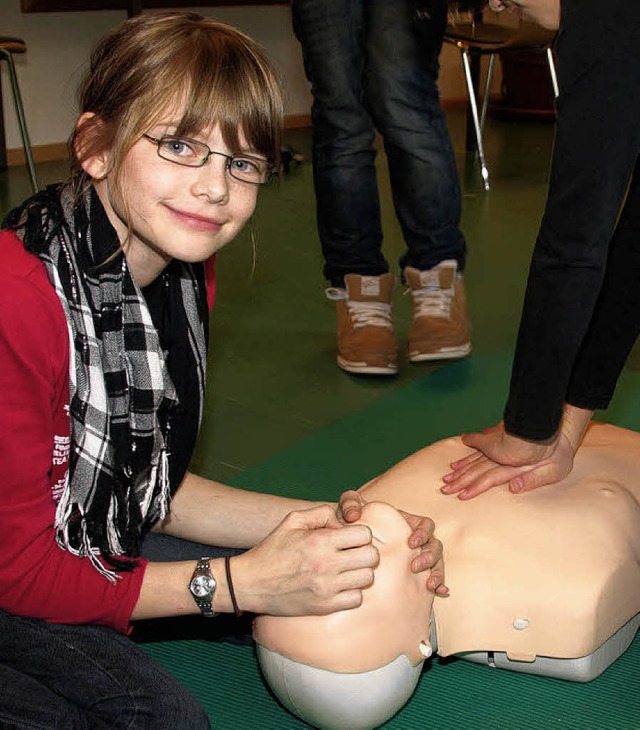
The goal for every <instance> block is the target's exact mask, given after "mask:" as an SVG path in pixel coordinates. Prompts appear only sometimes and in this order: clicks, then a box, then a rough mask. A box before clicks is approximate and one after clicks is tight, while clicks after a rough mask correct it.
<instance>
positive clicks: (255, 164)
mask: <svg viewBox="0 0 640 730" xmlns="http://www.w3.org/2000/svg"><path fill="white" fill-rule="evenodd" d="M142 136H143V137H144V138H145V139H148V140H149V141H150V142H153V143H154V144H155V145H157V147H158V156H159V157H161V158H162V159H163V160H168V161H169V162H175V163H176V165H184V166H185V167H202V166H203V165H205V164H206V163H207V161H208V159H209V158H210V157H211V155H217V156H218V157H224V158H225V160H226V161H227V162H226V165H225V167H226V169H227V171H228V172H229V175H231V177H233V178H235V179H236V180H240V181H241V182H246V183H250V184H251V185H264V183H267V182H269V180H270V179H271V178H272V177H273V176H274V175H275V174H276V171H275V169H274V167H273V165H272V164H271V163H269V162H268V161H267V160H263V159H262V158H261V157H253V156H252V155H244V154H242V155H225V154H224V153H223V152H214V151H213V150H212V149H211V148H210V147H208V146H207V145H206V144H204V142H198V141H197V140H195V139H189V138H188V137H173V136H171V135H165V136H164V137H152V136H151V135H150V134H143V135H142Z"/></svg>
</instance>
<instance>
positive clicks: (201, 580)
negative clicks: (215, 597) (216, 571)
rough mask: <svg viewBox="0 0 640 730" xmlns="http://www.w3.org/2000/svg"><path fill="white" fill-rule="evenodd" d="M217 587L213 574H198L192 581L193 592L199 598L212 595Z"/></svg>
mask: <svg viewBox="0 0 640 730" xmlns="http://www.w3.org/2000/svg"><path fill="white" fill-rule="evenodd" d="M215 587H216V582H215V580H214V578H213V576H211V575H197V576H196V577H195V578H194V579H193V580H192V581H191V592H192V593H193V595H194V596H197V597H198V598H204V597H205V596H209V595H211V593H212V592H213V590H214V588H215Z"/></svg>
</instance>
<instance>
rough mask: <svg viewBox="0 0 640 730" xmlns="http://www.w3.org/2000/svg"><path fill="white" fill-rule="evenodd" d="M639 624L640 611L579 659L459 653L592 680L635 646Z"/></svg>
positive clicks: (495, 663)
mask: <svg viewBox="0 0 640 730" xmlns="http://www.w3.org/2000/svg"><path fill="white" fill-rule="evenodd" d="M639 627H640V613H639V614H637V615H636V616H634V617H633V618H632V619H631V620H630V621H627V623H626V624H625V625H624V626H622V628H620V629H618V631H616V633H615V634H613V636H610V637H609V638H608V639H607V640H606V641H605V642H604V644H602V645H601V646H599V647H598V648H597V649H596V650H595V651H594V652H592V653H591V654H588V655H587V656H583V657H579V658H578V659H556V658H553V657H544V656H539V657H536V658H535V659H534V661H532V662H518V661H513V660H512V659H509V657H508V656H507V655H506V653H505V652H503V651H496V652H493V651H470V652H463V653H461V654H458V655H457V656H459V657H460V658H461V659H466V660H467V661H470V662H475V663H476V664H487V665H488V666H490V667H496V668H497V669H510V670H511V671H512V672H523V673H525V674H535V675H537V676H539V677H553V678H555V679H566V680H568V681H570V682H590V681H591V680H592V679H595V678H596V677H597V676H599V675H600V674H602V672H604V670H605V669H606V668H607V667H609V666H610V665H611V664H613V662H615V660H616V659H618V658H619V657H621V656H622V655H623V654H624V652H625V651H626V650H627V649H628V648H629V646H630V645H631V642H632V641H633V639H634V637H635V635H636V633H637V631H638V628H639Z"/></svg>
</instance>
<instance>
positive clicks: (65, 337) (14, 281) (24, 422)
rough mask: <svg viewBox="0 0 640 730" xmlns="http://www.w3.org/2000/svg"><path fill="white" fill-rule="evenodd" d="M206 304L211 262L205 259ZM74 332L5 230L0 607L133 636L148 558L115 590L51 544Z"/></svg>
mask: <svg viewBox="0 0 640 730" xmlns="http://www.w3.org/2000/svg"><path fill="white" fill-rule="evenodd" d="M206 271H207V291H208V299H209V306H210V307H211V306H212V304H213V295H214V292H215V274H214V261H213V259H211V260H210V261H209V262H207V267H206ZM68 410H69V333H68V326H67V320H66V317H65V315H64V311H63V309H62V305H61V304H60V300H59V299H58V296H57V295H56V293H55V291H54V289H53V287H52V285H51V283H50V281H49V278H48V276H47V273H46V270H45V268H44V265H43V264H42V262H41V261H40V260H39V259H38V258H37V257H36V256H34V255H33V254H30V253H28V252H27V251H25V249H24V247H23V245H22V243H21V242H20V241H19V240H18V238H17V237H16V236H15V235H14V234H13V233H11V232H9V231H1V232H0V608H2V609H4V610H5V611H9V612H10V613H14V614H17V615H21V616H30V617H34V618H42V619H46V620H48V621H51V622H54V623H72V624H73V623H88V624H101V625H106V626H111V627H112V628H114V629H116V630H117V631H120V632H123V633H124V632H128V631H129V628H130V627H129V621H130V616H131V613H132V611H133V608H134V606H135V604H136V601H137V600H138V596H139V593H140V588H141V584H142V579H143V575H144V571H145V569H146V566H147V561H145V560H140V561H139V565H138V567H137V568H135V569H134V570H133V572H130V573H120V574H119V575H120V578H119V580H117V581H116V583H115V584H113V583H111V582H110V581H108V580H107V579H106V578H104V577H103V576H102V575H100V574H99V573H98V572H97V571H96V569H95V568H94V567H93V566H92V565H91V563H90V562H89V560H88V559H87V558H78V557H76V556H75V555H73V554H72V553H69V552H68V551H66V550H63V549H62V548H60V547H59V545H58V544H57V543H56V541H55V534H54V518H55V511H56V504H57V502H58V500H59V497H60V494H61V491H62V486H63V484H64V481H65V477H66V472H67V469H68V461H69V444H70V434H69V415H68Z"/></svg>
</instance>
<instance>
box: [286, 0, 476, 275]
mask: <svg viewBox="0 0 640 730" xmlns="http://www.w3.org/2000/svg"><path fill="white" fill-rule="evenodd" d="M446 4H447V3H446V0H436V1H435V2H434V3H432V5H433V6H434V7H433V10H432V14H431V17H430V18H424V19H416V18H415V17H414V7H413V2H412V0H293V3H292V8H293V25H294V30H295V33H296V35H297V37H298V40H299V41H300V43H301V46H302V52H303V57H304V63H305V70H306V74H307V77H308V79H309V81H310V82H311V85H312V86H311V88H312V94H313V107H312V119H313V175H314V185H315V192H316V204H317V221H318V233H319V235H320V241H321V243H322V251H323V255H324V258H325V268H324V273H325V276H326V277H327V279H329V281H330V282H331V284H332V285H333V286H343V285H344V284H343V277H344V275H345V274H348V273H355V274H366V275H374V276H378V275H380V274H383V273H385V272H386V271H388V269H389V267H388V264H387V262H386V260H385V258H384V256H383V254H382V250H381V247H382V226H381V221H380V204H379V197H378V184H377V178H376V169H375V156H376V153H375V149H374V146H373V142H374V136H375V131H376V130H377V131H378V132H379V133H380V134H381V136H382V140H383V143H384V147H385V151H386V155H387V160H388V164H389V175H390V180H391V189H392V193H393V202H394V206H395V211H396V215H397V217H398V221H399V222H400V225H401V228H402V232H403V235H404V239H405V242H406V245H407V251H406V253H405V254H404V255H403V257H402V258H401V260H400V266H401V267H405V266H413V267H416V268H418V269H426V268H431V267H432V266H435V265H436V264H438V263H439V262H440V261H443V260H444V259H456V260H457V262H458V265H459V267H460V269H462V268H463V267H464V259H465V241H464V238H463V236H462V234H461V232H460V229H459V220H460V188H459V182H458V177H457V171H456V167H455V159H454V155H453V150H452V147H451V140H450V137H449V132H448V130H447V126H446V123H445V118H444V114H443V112H442V109H441V107H440V99H439V93H438V86H437V81H438V71H439V64H438V56H439V53H440V49H441V47H442V37H443V34H444V28H445V24H446Z"/></svg>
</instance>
